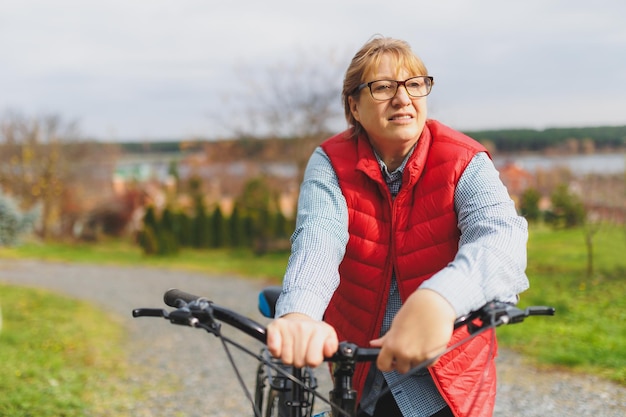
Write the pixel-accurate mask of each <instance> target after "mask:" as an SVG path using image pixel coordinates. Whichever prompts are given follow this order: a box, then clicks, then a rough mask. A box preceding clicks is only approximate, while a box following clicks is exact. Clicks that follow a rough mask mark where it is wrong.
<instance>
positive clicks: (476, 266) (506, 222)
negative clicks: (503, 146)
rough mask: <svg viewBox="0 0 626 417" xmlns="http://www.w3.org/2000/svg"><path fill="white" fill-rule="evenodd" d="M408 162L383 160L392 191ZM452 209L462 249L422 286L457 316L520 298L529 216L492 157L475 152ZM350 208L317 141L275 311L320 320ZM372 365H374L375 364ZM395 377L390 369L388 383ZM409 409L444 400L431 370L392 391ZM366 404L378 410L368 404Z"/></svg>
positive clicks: (395, 301)
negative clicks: (392, 166)
mask: <svg viewBox="0 0 626 417" xmlns="http://www.w3.org/2000/svg"><path fill="white" fill-rule="evenodd" d="M408 157H409V155H407V157H406V158H405V160H404V162H403V164H402V165H401V166H400V167H399V168H398V169H397V170H395V171H394V172H391V173H390V172H388V170H387V167H386V166H385V164H384V162H382V160H380V158H378V160H379V164H380V166H381V171H382V173H383V177H384V178H385V180H386V182H387V185H388V187H389V189H390V191H391V193H392V195H394V194H396V193H397V191H398V190H399V188H400V187H401V181H402V171H403V169H404V166H405V165H406V161H407V160H408ZM455 208H456V211H457V213H458V227H459V230H460V231H461V239H460V242H459V251H458V253H457V255H456V257H455V259H454V260H453V261H452V262H451V263H450V264H449V265H448V266H446V267H445V268H444V269H442V270H441V271H439V272H438V273H436V274H435V275H433V276H432V277H431V278H430V279H429V280H427V281H425V282H424V283H423V284H422V285H421V287H420V288H428V289H431V290H433V291H437V292H438V293H439V294H441V295H442V296H443V297H444V298H446V299H447V300H448V302H449V303H450V304H451V305H452V306H453V308H454V309H455V312H456V314H457V316H461V315H464V314H467V313H468V312H470V311H471V310H475V309H477V308H479V307H480V306H482V305H483V304H485V303H486V302H487V301H489V300H493V299H499V300H504V301H516V299H517V294H518V293H520V292H522V291H524V290H525V289H526V288H528V279H527V277H526V274H525V272H524V271H525V269H526V241H527V236H528V229H527V223H526V221H525V219H524V218H522V217H520V216H518V215H517V212H516V210H515V205H514V203H513V201H512V200H511V198H510V197H509V195H508V192H507V190H506V188H505V187H504V185H503V184H502V182H501V181H500V178H499V174H498V172H497V170H496V169H495V167H494V165H493V163H492V161H491V159H489V157H488V156H487V155H486V154H484V153H479V154H477V155H476V156H475V157H474V159H473V160H472V161H471V162H470V164H469V165H468V166H467V168H466V169H465V171H464V173H463V175H462V176H461V178H460V180H459V183H458V184H457V188H456V190H455ZM348 237H349V235H348V208H347V205H346V201H345V199H344V197H343V194H342V192H341V189H340V187H339V183H338V180H337V176H336V174H335V172H334V170H333V168H332V165H331V163H330V160H329V158H328V156H327V155H326V154H325V153H324V151H323V150H322V149H321V148H319V147H318V148H317V149H316V150H315V152H314V153H313V155H312V156H311V159H310V160H309V164H308V166H307V169H306V172H305V176H304V180H303V183H302V186H301V189H300V198H299V200H298V216H297V220H296V230H295V232H294V234H293V236H292V253H291V256H290V258H289V262H288V265H287V270H286V273H285V277H284V280H283V293H282V294H281V297H280V299H279V302H278V304H277V308H276V316H277V317H280V316H282V315H285V314H287V313H292V312H298V313H303V314H307V315H309V316H310V317H313V318H315V319H318V320H321V319H322V317H323V314H324V311H325V310H326V307H327V306H328V303H329V302H330V299H331V297H332V295H333V293H334V291H335V289H336V288H337V286H338V285H339V279H340V278H339V272H338V267H339V264H340V263H341V260H342V259H343V256H344V253H345V248H346V244H347V242H348ZM396 288H397V285H396V282H395V277H394V280H393V284H392V287H391V290H390V294H389V296H388V297H389V298H388V303H387V306H386V311H385V316H386V317H385V322H384V323H383V329H382V331H383V333H384V332H385V331H386V330H387V329H388V328H389V326H390V324H391V320H392V319H393V316H394V315H395V313H397V311H398V310H399V308H400V305H401V302H400V299H399V294H398V292H397V291H396V290H395V289H396ZM373 369H375V368H373ZM397 377H398V375H397V374H396V373H395V372H390V373H385V375H384V379H385V380H386V381H387V383H388V384H389V385H393V381H394V380H395V379H396V378H397ZM382 382H383V377H382V374H381V373H380V372H378V371H377V370H374V371H373V372H372V373H371V374H370V375H369V376H368V380H367V384H366V387H365V392H364V393H363V394H364V396H363V399H364V400H366V399H368V398H369V397H370V396H375V395H377V393H378V392H379V391H380V388H381V386H382ZM392 392H393V394H394V398H395V399H396V402H397V403H398V406H399V407H400V409H401V410H402V413H403V415H404V416H416V417H417V416H430V415H431V414H434V413H435V412H437V411H439V410H440V409H441V408H443V407H444V406H445V402H444V401H443V398H441V395H440V394H439V393H438V391H437V389H436V387H435V385H434V382H433V381H432V378H431V377H430V375H429V374H428V373H422V374H421V375H420V376H416V377H415V378H410V379H408V380H407V381H406V382H405V383H403V384H402V385H401V386H399V387H396V388H394V389H393V390H392ZM366 411H373V405H372V407H369V408H368V409H367V410H366Z"/></svg>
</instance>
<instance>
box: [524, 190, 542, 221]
mask: <svg viewBox="0 0 626 417" xmlns="http://www.w3.org/2000/svg"><path fill="white" fill-rule="evenodd" d="M540 200H541V194H540V193H539V191H537V189H535V188H532V187H529V188H527V189H526V190H524V193H523V194H522V199H521V201H520V212H521V214H522V216H524V217H525V218H526V219H527V220H528V221H537V220H539V218H540V215H541V211H540V210H539V201H540Z"/></svg>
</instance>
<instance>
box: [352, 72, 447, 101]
mask: <svg viewBox="0 0 626 417" xmlns="http://www.w3.org/2000/svg"><path fill="white" fill-rule="evenodd" d="M434 82H435V80H434V78H433V77H429V76H426V75H422V76H419V77H412V78H409V79H407V80H404V81H395V80H376V81H370V82H369V83H363V84H361V85H359V86H358V87H357V89H356V92H357V93H358V92H360V91H361V90H363V89H364V88H365V87H369V89H370V94H371V95H372V98H373V99H374V100H380V101H385V100H391V99H392V98H394V97H395V96H396V93H397V92H398V87H399V86H401V85H403V86H404V88H405V89H406V92H407V93H408V95H409V96H411V97H425V96H427V95H429V94H430V91H431V90H432V88H433V83H434Z"/></svg>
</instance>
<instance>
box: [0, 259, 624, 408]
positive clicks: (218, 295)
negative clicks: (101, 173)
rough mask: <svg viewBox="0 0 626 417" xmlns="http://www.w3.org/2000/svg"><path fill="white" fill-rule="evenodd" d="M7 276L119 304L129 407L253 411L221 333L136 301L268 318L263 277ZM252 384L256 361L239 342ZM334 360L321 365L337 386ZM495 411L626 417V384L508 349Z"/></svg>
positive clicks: (69, 272)
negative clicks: (171, 295)
mask: <svg viewBox="0 0 626 417" xmlns="http://www.w3.org/2000/svg"><path fill="white" fill-rule="evenodd" d="M0 282H8V283H16V284H20V285H25V286H37V287H40V288H46V289H51V290H54V291H57V292H61V293H64V294H68V295H71V296H74V297H77V298H80V299H84V300H87V301H90V302H93V303H95V304H97V305H99V306H101V307H102V308H104V309H106V310H107V311H110V312H112V313H113V314H115V315H116V316H118V317H119V319H120V320H121V321H122V322H123V323H124V324H125V325H126V327H127V329H128V332H129V342H128V344H129V346H128V352H129V355H130V358H131V360H132V361H133V363H134V364H135V365H136V366H137V369H140V370H141V372H138V373H137V374H135V375H133V376H132V377H131V378H130V379H129V380H128V381H127V382H126V383H127V384H128V385H129V386H128V389H130V390H133V391H134V392H137V393H138V394H139V395H141V396H143V398H145V401H143V402H139V403H137V404H133V405H132V406H130V408H131V409H130V410H128V413H127V414H126V415H128V416H133V417H156V416H187V417H200V416H216V417H221V416H224V417H226V416H228V417H232V416H246V415H252V413H251V408H250V406H249V404H248V403H246V400H245V397H244V396H243V395H242V391H241V388H240V387H239V385H238V383H237V381H236V378H235V375H234V373H233V371H232V369H231V368H230V365H229V364H228V363H227V358H226V355H225V353H224V352H223V349H222V347H221V344H220V343H219V341H218V340H217V339H216V338H214V337H213V336H211V335H208V334H207V333H205V332H202V331H197V330H194V329H191V328H186V327H182V326H172V325H170V324H168V323H167V322H166V321H165V320H157V319H149V318H139V319H132V317H131V310H132V309H133V308H136V307H159V308H160V307H164V305H163V304H162V301H161V300H162V296H163V293H164V292H165V291H166V290H167V289H169V288H173V287H175V288H180V289H182V290H185V291H188V292H191V293H195V294H199V295H204V296H207V297H208V298H209V299H211V300H213V301H215V302H216V303H218V304H220V305H223V306H227V307H231V308H233V309H235V310H237V311H239V312H241V313H242V314H244V315H246V316H249V317H251V318H254V319H255V320H258V321H261V322H263V321H264V320H263V319H262V318H261V317H260V314H259V313H258V312H257V309H256V302H257V301H256V300H257V294H258V291H259V289H261V288H262V286H263V283H261V282H256V281H249V280H242V279H238V278H233V277H210V276H207V275H203V274H199V273H198V274H194V273H189V272H180V271H169V270H155V269H145V268H130V267H124V268H121V267H104V266H90V265H75V264H63V263H43V262H38V261H9V260H1V259H0ZM224 333H225V334H228V336H230V337H232V338H233V339H236V340H238V341H240V342H241V343H243V344H244V345H246V346H247V347H248V348H251V350H252V351H254V352H257V351H258V350H259V349H260V347H261V346H260V344H258V343H257V342H255V341H253V340H252V339H250V338H249V337H247V336H243V335H240V334H239V333H238V332H237V331H232V330H231V329H227V326H224ZM233 354H234V356H235V359H236V361H237V363H238V365H239V367H240V369H241V370H242V373H243V374H244V375H243V376H244V379H245V380H246V382H247V383H248V386H249V387H252V386H253V381H254V376H255V375H254V374H255V371H254V370H255V369H256V362H255V360H254V359H252V358H249V357H246V356H245V355H242V354H240V353H237V352H235V351H233ZM325 369H326V368H325V367H324V368H323V370H320V371H319V372H318V377H319V378H320V386H321V391H322V392H323V393H324V394H326V393H327V392H328V389H329V388H328V387H329V382H328V378H327V376H326V374H327V372H325ZM498 375H499V394H498V398H497V401H496V411H495V414H494V415H495V416H502V417H504V416H507V417H508V416H524V417H535V416H537V417H539V416H542V417H543V416H560V417H569V416H571V417H581V416H594V417H623V416H624V415H626V412H625V410H626V387H622V386H618V385H616V384H612V383H610V382H606V381H603V380H600V379H597V378H593V377H587V376H580V375H572V374H569V373H563V372H545V371H539V370H537V369H534V368H532V367H529V366H527V365H525V364H524V363H523V361H522V360H521V358H520V357H518V356H517V355H515V354H513V353H511V352H507V351H502V350H501V352H500V356H499V365H498Z"/></svg>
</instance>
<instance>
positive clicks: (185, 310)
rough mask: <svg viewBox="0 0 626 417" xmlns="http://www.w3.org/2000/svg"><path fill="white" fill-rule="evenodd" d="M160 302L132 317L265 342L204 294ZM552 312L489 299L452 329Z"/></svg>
mask: <svg viewBox="0 0 626 417" xmlns="http://www.w3.org/2000/svg"><path fill="white" fill-rule="evenodd" d="M163 301H164V302H165V304H167V305H168V306H170V307H174V308H176V310H174V311H172V312H168V311H166V310H163V309H149V308H138V309H134V310H133V317H163V318H165V319H168V320H170V322H171V323H173V324H182V325H187V326H192V327H203V326H198V324H200V323H202V324H204V325H205V326H204V327H205V328H206V326H209V328H207V330H209V331H211V330H210V329H211V328H212V329H213V330H214V331H215V332H217V331H219V324H218V323H216V320H219V321H221V322H224V323H226V324H228V325H230V326H232V327H235V328H237V329H239V330H241V331H242V332H244V333H246V334H247V335H249V336H251V337H253V338H255V339H256V340H258V341H260V342H261V343H263V344H267V331H266V328H265V326H264V325H262V324H260V323H258V322H256V321H254V320H252V319H250V318H248V317H245V316H243V315H241V314H239V313H237V312H235V311H233V310H230V309H228V308H225V307H220V306H219V305H217V304H215V303H213V302H211V301H209V300H208V299H206V298H204V297H200V296H197V295H194V294H190V293H187V292H184V291H181V290H178V289H170V290H168V291H166V292H165V294H164V295H163ZM554 313H555V309H554V308H553V307H544V306H532V307H527V308H526V309H524V310H522V309H519V308H517V307H516V306H514V305H513V304H509V303H504V302H500V301H491V302H489V303H487V304H485V305H484V306H483V307H481V308H480V309H478V310H476V311H473V312H471V313H469V314H467V315H465V316H462V317H459V318H458V319H457V320H456V321H455V323H454V328H455V329H456V328H459V327H461V326H464V325H466V326H467V327H468V331H469V332H470V333H474V332H476V331H478V330H480V329H482V328H484V327H486V326H500V325H503V324H514V323H520V322H522V321H524V319H525V318H526V317H528V316H537V315H547V316H552V315H554ZM379 352H380V349H379V348H368V347H360V346H356V345H354V344H351V343H341V344H340V347H339V350H338V351H337V353H336V354H335V355H333V357H331V358H326V359H325V360H326V361H330V362H336V361H342V360H346V359H351V360H354V361H358V362H360V361H373V360H375V359H376V357H377V356H378V353H379Z"/></svg>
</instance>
